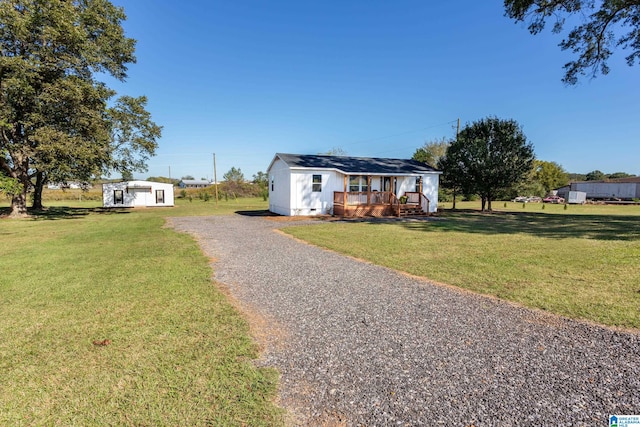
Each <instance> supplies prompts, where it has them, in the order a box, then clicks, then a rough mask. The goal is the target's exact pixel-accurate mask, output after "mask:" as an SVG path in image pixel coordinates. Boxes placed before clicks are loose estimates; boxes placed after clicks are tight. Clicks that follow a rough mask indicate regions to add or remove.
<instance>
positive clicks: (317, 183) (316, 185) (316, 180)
mask: <svg viewBox="0 0 640 427" xmlns="http://www.w3.org/2000/svg"><path fill="white" fill-rule="evenodd" d="M312 182H313V185H312V187H311V191H313V192H314V193H319V192H321V191H322V175H313V181H312Z"/></svg>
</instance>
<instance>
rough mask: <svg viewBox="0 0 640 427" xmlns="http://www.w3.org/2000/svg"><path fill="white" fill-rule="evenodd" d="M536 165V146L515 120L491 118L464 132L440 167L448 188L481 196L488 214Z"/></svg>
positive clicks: (450, 147) (448, 150)
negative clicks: (495, 200)
mask: <svg viewBox="0 0 640 427" xmlns="http://www.w3.org/2000/svg"><path fill="white" fill-rule="evenodd" d="M533 161H534V153H533V146H532V145H531V144H530V143H528V142H527V139H526V137H525V135H524V133H523V132H522V129H521V127H520V125H518V123H517V122H516V121H515V120H502V119H498V118H497V117H487V118H485V119H482V120H479V121H476V122H474V123H472V124H467V125H466V126H465V127H464V128H463V129H462V130H461V131H460V134H459V135H458V138H457V140H456V141H453V142H452V143H451V145H450V146H449V148H448V149H447V153H446V155H445V156H444V158H442V159H441V162H440V165H441V166H442V168H443V182H444V183H445V185H450V186H454V187H457V188H458V189H459V190H460V192H461V193H463V194H467V193H469V194H471V193H473V194H478V195H480V197H481V198H482V210H483V211H484V210H485V208H486V209H488V210H491V202H492V200H494V199H495V198H496V196H498V195H499V194H501V193H502V192H504V191H505V190H507V189H510V188H512V187H513V186H515V185H516V184H518V183H519V182H520V181H522V180H523V179H525V178H526V177H527V175H528V173H529V172H530V171H531V168H532V165H533Z"/></svg>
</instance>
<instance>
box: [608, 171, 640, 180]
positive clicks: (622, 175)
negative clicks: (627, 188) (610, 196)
mask: <svg viewBox="0 0 640 427" xmlns="http://www.w3.org/2000/svg"><path fill="white" fill-rule="evenodd" d="M632 176H635V175H631V174H630V173H626V172H614V173H610V174H609V175H607V178H609V179H618V178H629V177H632Z"/></svg>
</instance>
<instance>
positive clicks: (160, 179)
mask: <svg viewBox="0 0 640 427" xmlns="http://www.w3.org/2000/svg"><path fill="white" fill-rule="evenodd" d="M147 181H151V182H163V183H165V184H174V185H175V184H177V183H178V182H179V180H178V179H174V178H168V177H166V176H150V177H148V178H147Z"/></svg>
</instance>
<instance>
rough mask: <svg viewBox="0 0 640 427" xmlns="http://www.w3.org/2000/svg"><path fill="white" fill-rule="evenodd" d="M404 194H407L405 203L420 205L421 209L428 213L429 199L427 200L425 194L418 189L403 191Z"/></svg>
mask: <svg viewBox="0 0 640 427" xmlns="http://www.w3.org/2000/svg"><path fill="white" fill-rule="evenodd" d="M404 195H405V196H407V203H411V204H415V205H420V207H421V208H422V210H423V211H425V212H426V213H427V215H428V214H429V212H430V210H429V209H430V207H431V200H429V198H428V197H427V196H425V195H424V194H422V193H420V192H418V191H407V192H406V193H404Z"/></svg>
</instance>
